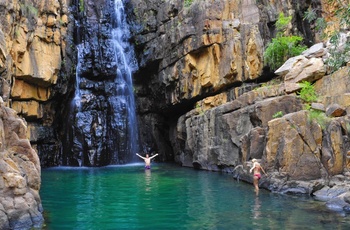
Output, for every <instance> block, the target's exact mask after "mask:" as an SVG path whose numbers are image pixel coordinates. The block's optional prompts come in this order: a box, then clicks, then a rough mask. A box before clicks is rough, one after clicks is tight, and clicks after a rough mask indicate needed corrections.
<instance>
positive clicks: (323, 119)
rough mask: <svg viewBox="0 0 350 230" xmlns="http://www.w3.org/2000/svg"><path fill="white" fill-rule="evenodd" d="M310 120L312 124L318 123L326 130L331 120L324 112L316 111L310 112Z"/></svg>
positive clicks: (311, 110)
mask: <svg viewBox="0 0 350 230" xmlns="http://www.w3.org/2000/svg"><path fill="white" fill-rule="evenodd" d="M308 119H309V121H310V122H312V121H316V122H317V123H318V124H319V125H320V126H321V128H322V129H325V128H326V126H327V124H328V123H329V120H330V119H329V118H328V117H327V116H326V114H325V113H324V112H322V111H318V110H314V109H310V110H309V114H308Z"/></svg>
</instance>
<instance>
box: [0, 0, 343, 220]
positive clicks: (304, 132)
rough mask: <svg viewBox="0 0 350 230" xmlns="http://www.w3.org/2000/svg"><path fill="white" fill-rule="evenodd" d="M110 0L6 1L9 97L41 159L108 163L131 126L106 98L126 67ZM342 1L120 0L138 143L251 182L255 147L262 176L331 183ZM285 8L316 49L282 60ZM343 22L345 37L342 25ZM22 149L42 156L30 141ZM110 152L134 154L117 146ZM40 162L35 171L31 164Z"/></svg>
mask: <svg viewBox="0 0 350 230" xmlns="http://www.w3.org/2000/svg"><path fill="white" fill-rule="evenodd" d="M114 4H115V3H114V1H112V0H98V1H92V0H79V1H78V0H73V1H70V0H34V1H19V0H13V1H9V0H7V1H6V0H5V1H2V2H1V3H0V6H1V7H0V12H1V14H0V21H1V27H0V76H1V77H0V80H1V85H0V86H1V87H0V89H1V96H2V97H3V100H4V108H5V107H6V106H8V107H11V108H12V109H14V110H15V111H16V112H17V113H18V115H19V116H20V117H22V118H24V119H25V120H26V123H27V128H28V132H25V135H26V137H27V138H28V139H29V140H30V143H31V145H32V147H33V148H34V149H35V150H36V151H37V152H38V154H39V156H40V161H41V165H42V166H45V167H47V166H55V165H62V164H63V165H74V166H77V165H79V164H80V163H81V161H85V162H87V163H86V165H88V166H101V165H105V164H107V163H108V162H110V159H111V153H112V152H113V151H115V150H116V149H117V148H119V147H118V146H119V144H117V143H116V141H115V139H116V138H115V137H118V138H117V139H118V141H119V143H124V140H125V139H124V138H125V135H124V133H123V132H122V131H120V130H119V129H118V127H117V126H116V127H115V126H111V125H110V124H111V120H112V118H113V119H114V118H115V117H116V118H118V117H119V115H120V114H117V115H115V114H114V113H115V110H114V108H112V106H111V103H110V99H111V97H112V95H111V92H112V91H115V90H116V88H117V86H116V85H117V84H118V83H117V84H116V82H115V73H116V72H117V71H118V70H120V66H117V64H116V60H115V59H116V58H115V56H114V52H115V51H114V47H113V40H112V35H111V31H112V30H113V28H114V27H116V21H114V19H113V16H114V15H113V14H114V13H113V9H114V6H115V5H114ZM344 4H345V5H344ZM346 4H348V1H325V0H316V1H299V0H281V1H273V0H259V1H253V0H240V1H236V0H222V1H215V0H200V1H199V0H185V1H183V0H169V1H168V0H167V1H159V0H144V1H137V0H129V1H125V7H126V10H127V11H128V21H129V23H130V24H131V25H132V27H131V32H132V35H133V36H132V37H131V39H130V41H131V43H132V44H134V46H135V51H136V58H137V62H138V66H139V69H138V71H137V72H136V73H135V74H134V89H133V90H134V92H135V96H136V109H137V114H138V124H139V130H140V132H139V136H140V137H139V138H140V149H141V150H152V151H158V152H159V153H160V155H159V158H158V159H160V160H161V161H175V162H177V163H179V164H181V165H183V166H188V167H194V168H200V169H206V170H214V171H225V172H230V173H233V174H234V175H235V176H236V177H239V178H241V179H245V180H247V181H251V175H249V174H248V173H247V169H248V168H249V166H250V163H251V162H250V159H252V158H258V159H259V160H260V162H261V163H262V165H263V166H264V167H266V169H267V170H268V172H269V175H270V176H269V178H266V179H264V180H262V186H264V187H266V188H268V189H270V190H273V191H278V192H294V193H308V194H311V193H313V192H315V191H316V190H319V189H321V188H322V187H323V188H326V187H327V186H331V187H332V186H333V187H334V185H335V184H337V183H336V182H334V177H335V176H339V175H342V176H344V175H346V173H347V171H348V169H349V159H348V158H349V154H348V151H349V128H348V127H349V120H350V119H349V117H348V115H347V114H348V113H349V96H348V95H349V91H350V89H349V85H350V84H349V83H348V76H349V67H342V68H340V69H339V70H338V71H335V72H331V71H330V70H329V69H327V67H326V65H325V61H326V60H327V58H329V57H328V54H329V50H330V49H334V47H332V46H331V45H330V44H327V41H326V40H323V37H322V33H330V32H332V31H335V30H340V28H341V27H339V26H340V25H339V23H338V21H337V17H336V16H335V10H336V9H339V8H341V7H344V6H346ZM310 9H311V10H312V12H314V13H315V16H316V18H324V19H325V20H326V22H333V23H332V25H330V26H328V27H326V28H324V30H323V31H321V30H319V29H318V27H317V25H316V21H315V20H313V21H308V20H305V19H304V17H305V13H306V12H307V11H308V10H310ZM280 12H284V13H285V14H286V15H288V16H291V17H292V21H291V23H290V24H288V27H287V30H288V33H290V34H294V35H298V36H302V37H303V38H304V43H305V44H306V45H307V46H308V47H310V49H308V51H307V53H304V54H302V55H300V56H298V57H294V58H293V59H290V60H288V61H287V62H286V63H285V64H284V66H283V68H282V67H281V69H279V70H278V71H276V72H275V71H274V70H272V69H270V68H269V67H268V66H267V65H266V63H264V56H263V54H264V50H265V48H266V46H267V44H268V43H269V42H270V41H271V39H272V38H274V37H275V36H276V32H277V31H276V25H275V23H276V21H277V19H278V15H279V13H280ZM343 30H344V28H342V32H344V33H343V34H344V36H343V37H344V39H345V40H346V39H348V35H346V34H347V32H348V31H346V30H344V31H343ZM321 32H322V33H321ZM314 44H316V47H315V46H312V45H314ZM317 44H318V45H317ZM79 48H81V49H79ZM112 54H113V55H112ZM347 62H349V60H347ZM76 75H79V76H80V77H81V81H79V82H77V81H76ZM302 81H309V82H312V83H315V89H316V92H317V94H318V95H320V96H319V100H318V101H317V103H315V104H314V105H311V107H312V108H313V109H315V110H317V111H323V112H324V113H325V114H326V116H327V119H326V123H325V124H320V122H319V121H317V120H316V119H312V118H311V119H310V115H309V113H308V111H306V110H304V106H305V103H304V102H303V101H302V100H301V99H300V97H299V96H298V93H299V90H300V88H301V86H300V84H299V83H301V82H302ZM76 85H78V87H79V89H81V90H83V92H84V96H83V97H82V99H81V101H80V102H81V104H82V105H83V106H82V107H83V109H82V110H80V111H73V113H72V107H71V104H70V102H71V101H72V98H73V97H74V90H75V86H76ZM73 110H74V109H73ZM122 111H125V109H124V110H122ZM72 114H75V115H74V116H72ZM276 115H278V116H276ZM72 127H73V128H72ZM22 134H23V133H22ZM21 139H24V137H22V136H21ZM5 150H6V151H7V152H8V154H7V155H6V154H5V155H4V157H2V158H1V160H2V159H7V158H8V156H11V154H10V153H11V152H10V151H9V150H7V149H4V151H5ZM6 151H5V152H6ZM117 151H118V152H119V151H121V152H122V150H119V149H117ZM28 154H29V155H30V156H32V155H33V156H34V154H32V149H30V148H29V149H28V153H27V155H28ZM22 155H26V154H24V153H23V154H22ZM16 156H20V155H16ZM21 159H22V158H21ZM29 159H30V160H32V158H31V157H29ZM33 160H35V159H34V158H33ZM113 160H114V162H118V163H124V162H128V161H129V160H130V159H129V157H124V156H123V154H120V155H118V157H117V159H113ZM13 161H15V160H13ZM33 162H34V161H33ZM33 164H34V165H36V170H39V168H38V167H37V162H35V163H33ZM13 167H15V168H16V167H17V168H18V167H19V166H13ZM23 168H24V167H23ZM21 169H22V168H21ZM11 173H14V172H11ZM38 173H39V175H40V170H39V171H38ZM21 175H22V174H21ZM14 178H17V179H18V180H17V182H18V183H17V184H21V185H18V186H19V187H18V186H17V185H16V186H17V187H18V188H20V189H17V190H18V191H19V190H20V191H21V194H20V195H23V194H26V193H23V192H24V189H22V188H23V186H24V185H23V184H24V182H25V181H24V180H22V179H20V178H19V177H18V176H17V175H14ZM305 181H306V182H307V183H303V182H305ZM332 181H333V182H332ZM11 183H12V182H11ZM27 183H28V184H29V187H30V188H32V184H31V182H30V183H29V182H27ZM39 184H40V182H39ZM22 185H23V186H22ZM16 186H15V185H14V186H12V185H11V186H10V187H9V188H11V189H12V188H17V187H16ZM34 187H35V186H34ZM35 188H36V189H37V190H38V187H35ZM15 190H16V189H15ZM17 190H16V191H17ZM31 190H32V189H31ZM18 191H17V192H18ZM28 196H29V195H28ZM33 197H34V198H35V199H34V200H35V201H36V202H39V200H38V199H37V197H36V196H35V195H33ZM24 199H26V198H24ZM39 210H40V208H39ZM24 216H25V215H24ZM32 222H33V223H34V222H35V221H33V220H32ZM28 223H29V222H28ZM8 224H10V222H9V223H8Z"/></svg>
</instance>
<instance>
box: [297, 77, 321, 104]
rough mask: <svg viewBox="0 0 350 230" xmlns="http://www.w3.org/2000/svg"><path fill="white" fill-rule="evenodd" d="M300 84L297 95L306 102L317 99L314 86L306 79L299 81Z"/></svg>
mask: <svg viewBox="0 0 350 230" xmlns="http://www.w3.org/2000/svg"><path fill="white" fill-rule="evenodd" d="M299 85H300V86H301V90H300V92H299V93H298V94H299V97H300V98H301V99H302V100H303V101H304V102H306V103H311V102H316V101H317V100H318V96H317V94H316V91H315V87H314V85H313V84H311V83H310V82H308V81H303V82H301V83H299Z"/></svg>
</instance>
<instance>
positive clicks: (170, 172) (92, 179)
mask: <svg viewBox="0 0 350 230" xmlns="http://www.w3.org/2000/svg"><path fill="white" fill-rule="evenodd" d="M40 194H41V199H42V204H43V207H44V216H45V220H46V227H45V229H76V230H80V229H82V230H85V229H88V230H94V229H103V230H107V229H177V230H178V229H349V228H350V219H349V217H348V216H342V215H341V214H339V213H334V212H331V211H328V210H327V209H326V208H325V206H324V204H323V203H321V202H317V201H313V200H312V199H310V198H303V197H299V196H287V195H278V194H273V193H270V192H268V191H266V190H260V194H259V196H258V197H256V196H255V194H254V190H253V186H252V185H251V184H247V183H244V182H239V181H237V180H234V179H233V178H232V177H231V176H230V175H229V174H221V173H215V172H208V171H198V170H194V169H190V168H184V167H178V166H176V165H171V164H153V165H152V170H146V171H145V170H144V169H143V165H142V164H133V165H127V166H111V167H104V168H69V167H57V168H50V169H43V170H42V186H41V192H40Z"/></svg>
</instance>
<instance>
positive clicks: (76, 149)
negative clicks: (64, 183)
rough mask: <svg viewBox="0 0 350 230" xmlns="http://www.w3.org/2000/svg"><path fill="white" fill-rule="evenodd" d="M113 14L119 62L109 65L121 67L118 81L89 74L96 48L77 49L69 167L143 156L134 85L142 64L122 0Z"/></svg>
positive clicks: (116, 1)
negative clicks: (139, 61)
mask: <svg viewBox="0 0 350 230" xmlns="http://www.w3.org/2000/svg"><path fill="white" fill-rule="evenodd" d="M113 16H114V17H113V19H112V29H111V40H110V41H111V43H112V44H111V46H113V54H114V55H115V57H114V60H115V62H116V63H107V64H110V65H111V66H116V69H117V71H116V73H115V74H116V75H115V77H114V78H113V82H112V81H111V78H110V77H109V76H106V77H104V76H102V77H100V78H96V79H95V78H92V77H91V76H90V74H89V72H88V70H89V68H90V67H91V66H89V68H84V65H86V64H85V63H86V62H89V61H86V60H90V59H89V58H91V49H93V47H92V46H91V45H90V43H89V42H88V41H84V40H82V41H81V43H80V44H79V45H78V46H77V51H78V60H77V62H78V64H77V68H76V85H75V94H74V98H73V100H72V103H71V107H70V121H69V122H68V123H69V124H70V125H71V128H67V130H69V132H68V133H69V134H68V135H67V142H68V143H70V145H69V146H70V147H69V148H70V150H68V151H70V152H71V155H69V154H68V156H66V157H64V160H63V164H67V165H72V164H73V165H74V164H77V165H79V166H101V165H108V164H124V163H129V162H132V161H133V160H134V158H135V153H136V152H138V148H139V141H138V129H137V119H136V112H135V98H134V90H133V84H132V74H133V72H134V71H136V70H137V68H138V66H137V62H136V59H135V55H134V50H133V47H132V45H131V44H130V43H129V40H130V36H131V35H130V31H129V25H128V23H127V21H126V13H125V11H124V5H123V1H122V0H114V12H113ZM112 59H113V58H112ZM100 72H101V73H103V71H100ZM101 79H104V81H103V82H101ZM101 85H103V86H104V87H103V88H104V90H101ZM66 148H67V147H66Z"/></svg>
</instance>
